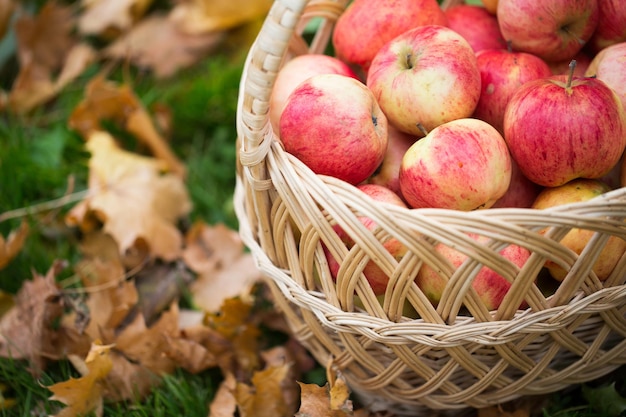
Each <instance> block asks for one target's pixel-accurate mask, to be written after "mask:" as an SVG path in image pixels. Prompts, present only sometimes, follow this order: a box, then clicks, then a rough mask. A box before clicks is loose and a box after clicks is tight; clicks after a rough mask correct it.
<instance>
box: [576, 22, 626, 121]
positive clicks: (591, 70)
mask: <svg viewBox="0 0 626 417" xmlns="http://www.w3.org/2000/svg"><path fill="white" fill-rule="evenodd" d="M625 25H626V22H625ZM585 75H586V76H587V77H596V78H598V79H599V80H602V81H604V83H605V84H606V85H608V86H609V87H611V88H612V89H613V91H615V93H617V95H618V96H619V98H620V101H621V102H622V107H624V109H626V42H621V43H617V44H615V45H611V46H609V47H606V48H604V49H603V50H601V51H600V52H598V53H597V54H596V55H595V56H594V57H593V59H592V60H591V63H590V64H589V67H587V71H585Z"/></svg>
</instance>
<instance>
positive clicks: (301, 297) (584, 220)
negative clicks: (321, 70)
mask: <svg viewBox="0 0 626 417" xmlns="http://www.w3.org/2000/svg"><path fill="white" fill-rule="evenodd" d="M346 4H347V1H345V0H344V1H328V0H322V1H308V2H307V1H295V0H291V1H290V0H280V1H275V3H274V5H273V7H272V9H271V11H270V13H269V15H268V17H267V19H266V21H265V24H264V26H263V28H262V29H261V32H260V33H259V36H258V38H257V40H256V42H255V44H254V45H253V46H252V48H251V50H250V53H249V56H248V60H247V63H246V67H245V68H244V74H243V77H242V82H241V88H240V96H239V108H238V113H237V129H238V135H239V138H238V167H237V181H238V182H237V188H236V192H235V206H236V209H237V215H238V218H239V222H240V233H241V236H242V238H243V239H244V241H245V243H246V245H247V246H248V247H249V248H250V250H251V251H252V253H253V255H254V257H255V259H256V261H257V263H258V266H259V268H260V269H261V271H262V272H263V273H264V275H265V276H266V277H267V279H268V283H269V284H270V288H272V290H273V294H274V296H275V299H276V303H277V306H278V307H279V308H280V309H281V310H282V311H283V312H284V314H285V316H286V318H287V320H288V322H289V324H290V326H291V327H292V329H293V331H294V333H295V335H296V337H297V338H298V339H299V340H300V341H301V342H302V343H303V345H304V346H306V347H307V349H308V350H309V351H310V352H311V353H312V354H313V355H314V356H315V358H316V359H317V360H318V361H319V362H320V363H323V364H327V365H328V366H331V367H333V368H334V369H336V370H337V371H340V372H342V374H343V375H344V376H345V377H346V379H347V380H348V382H349V384H350V385H351V387H352V389H353V390H355V391H356V392H357V393H359V394H361V396H362V398H363V399H365V400H367V401H369V402H371V406H372V407H373V408H384V409H387V410H393V411H395V412H397V413H399V414H402V413H405V412H406V413H412V412H415V411H416V410H422V409H424V408H429V409H438V410H455V409H461V408H465V407H476V408H480V407H485V406H489V405H493V404H497V403H501V402H504V401H508V400H512V399H515V398H518V397H520V396H526V395H535V394H545V393H549V392H554V391H557V390H561V389H563V388H565V387H567V386H569V385H571V384H574V383H580V382H584V381H589V380H592V379H595V378H598V377H600V376H602V375H605V374H607V373H609V372H611V371H613V370H615V369H616V368H617V367H619V366H620V365H622V364H624V363H626V338H625V336H626V285H625V283H624V281H625V278H626V256H623V257H622V259H621V260H620V261H619V262H618V264H617V265H616V267H615V269H614V270H613V273H612V275H611V276H610V277H609V278H608V279H607V280H605V281H600V280H599V279H598V277H597V276H596V275H595V273H594V272H593V271H592V266H593V264H594V263H595V260H596V259H597V258H598V256H599V254H600V252H601V251H602V249H603V248H604V246H605V245H606V243H607V241H609V239H615V237H617V238H621V239H626V228H625V227H624V219H625V218H626V189H618V190H615V191H613V192H611V193H608V194H606V195H603V196H601V197H598V198H596V199H594V200H591V201H589V202H585V203H578V204H571V205H567V206H561V207H557V208H552V209H547V210H543V211H538V210H530V209H489V210H479V211H475V212H457V211H451V210H438V209H419V210H408V209H403V208H399V207H396V206H391V205H387V204H383V203H377V202H374V201H373V200H371V199H369V197H367V196H366V195H364V194H363V193H361V192H360V191H359V190H358V189H356V188H355V187H352V186H350V185H349V184H346V183H344V182H342V181H339V180H336V179H334V178H329V177H324V176H318V175H315V174H314V173H312V172H311V171H310V170H309V169H308V168H307V167H306V166H304V165H303V164H302V163H300V162H299V161H298V160H297V159H295V158H294V157H292V156H291V155H289V154H287V153H286V152H284V150H283V149H282V148H281V146H280V142H279V140H278V138H277V136H276V133H275V132H273V131H272V129H271V127H270V123H269V118H268V106H269V98H270V95H271V89H272V85H273V82H274V80H275V78H276V74H277V72H278V71H279V70H280V68H281V66H282V65H283V64H284V62H286V61H287V60H289V59H291V58H292V57H293V56H295V55H299V54H307V53H321V52H324V50H325V49H326V47H327V46H328V44H329V42H330V36H331V33H332V27H333V24H334V22H335V21H336V19H337V18H338V16H339V15H340V14H341V13H342V12H343V10H344V8H345V7H346ZM313 19H315V20H319V21H321V24H320V25H319V26H318V29H317V31H316V32H315V34H314V36H306V35H303V31H304V29H305V27H306V26H307V25H308V24H309V23H310V22H311V21H312V20H313ZM361 216H368V217H370V218H372V219H373V220H374V221H375V222H376V224H377V225H378V228H377V229H376V230H374V231H368V230H367V229H366V228H365V227H364V226H363V225H362V224H361V222H360V220H359V217H361ZM337 224H338V225H340V226H341V227H342V228H343V229H344V230H345V231H346V232H347V233H348V234H349V235H350V236H351V237H352V238H353V239H354V240H355V242H356V244H355V245H354V247H353V248H351V249H350V250H348V249H347V248H346V246H345V244H344V243H343V242H342V241H341V240H340V239H339V238H338V236H337V235H336V234H335V232H334V231H333V226H334V225H337ZM574 227H575V228H579V229H586V230H590V231H592V232H594V237H593V239H592V240H591V242H590V243H589V244H588V245H587V247H586V249H585V250H584V251H583V253H582V254H581V255H580V256H577V255H576V254H574V253H572V252H571V251H570V250H568V249H566V248H565V247H563V246H562V245H560V244H559V243H558V241H559V240H560V239H561V238H562V237H563V236H564V235H565V234H566V233H567V232H568V231H569V230H571V229H572V228H574ZM542 230H543V231H544V232H545V233H539V232H540V231H542ZM467 233H476V234H479V235H482V236H485V237H488V238H489V243H488V244H486V245H479V244H477V243H476V242H475V241H474V240H473V239H471V238H469V237H468V236H467ZM612 236H615V237H612ZM389 238H395V239H398V240H399V241H400V242H402V243H403V244H404V245H405V246H406V247H407V249H408V251H407V254H406V255H405V256H404V257H403V258H402V259H401V260H396V259H395V258H393V257H392V256H391V255H390V254H389V253H388V252H387V251H386V250H385V249H384V248H383V242H384V241H385V240H386V239H389ZM438 242H442V243H444V244H446V245H448V246H452V247H454V248H455V249H457V250H458V251H460V252H462V253H464V254H466V255H467V256H468V260H467V261H466V262H465V263H464V264H463V265H462V266H461V267H459V268H458V269H456V270H455V269H454V268H452V266H451V265H450V264H449V263H447V262H446V261H445V259H443V258H442V257H441V256H439V255H437V254H436V252H435V251H434V246H435V245H436V244H437V243H438ZM510 244H516V245H520V246H523V247H525V248H528V249H529V250H530V251H531V252H532V255H531V257H530V259H529V260H528V261H527V262H526V264H525V265H524V267H523V268H521V269H520V268H518V267H517V266H515V265H514V264H513V263H511V262H509V261H507V260H506V259H504V258H503V257H502V256H501V255H500V254H499V252H500V250H502V249H503V248H504V247H506V246H507V245H510ZM322 245H325V246H326V247H327V248H328V250H329V251H330V252H331V253H332V254H333V256H334V257H335V258H336V259H339V260H341V263H342V267H341V270H340V273H339V276H338V278H337V281H336V282H335V281H333V279H332V277H331V274H330V271H329V268H328V264H327V262H326V257H325V255H324V252H323V249H322ZM370 260H373V261H374V262H376V264H378V265H379V266H380V267H381V268H382V269H383V270H384V271H385V272H386V273H387V274H388V276H389V277H390V281H389V285H388V287H387V291H386V292H385V294H384V296H380V297H377V296H375V295H374V294H373V292H372V290H371V288H370V287H369V285H368V284H367V281H366V280H365V277H364V275H363V274H362V270H363V268H364V266H365V265H366V264H367V263H368V262H369V261H370ZM547 260H550V261H553V262H556V263H557V264H559V265H561V266H562V267H564V268H565V269H566V270H568V271H569V273H568V275H567V277H566V278H565V279H564V281H563V282H562V283H561V284H560V285H558V288H556V289H555V291H554V292H553V291H551V290H550V288H546V283H549V282H550V280H549V279H546V277H545V271H544V268H543V265H544V263H545V262H546V261H547ZM423 265H428V266H430V267H431V268H433V269H435V270H436V271H438V273H439V275H440V276H442V277H444V278H445V279H446V280H447V284H446V288H445V291H444V293H443V296H442V299H441V302H440V303H439V304H438V306H437V307H434V306H433V305H432V304H431V303H430V302H429V301H428V299H427V297H426V295H425V294H424V293H423V292H422V291H421V290H420V289H419V288H418V287H417V285H416V284H415V282H414V279H415V276H416V274H417V272H418V270H419V269H420V267H422V266H423ZM483 266H487V267H489V268H491V269H493V270H495V271H496V272H498V273H499V274H500V275H502V276H503V277H505V278H506V279H507V280H509V281H510V282H511V283H512V287H511V290H510V291H509V293H508V295H507V296H506V298H505V300H504V302H503V303H502V305H501V306H500V308H499V309H498V310H495V311H487V309H486V308H485V307H484V305H483V304H482V303H481V302H480V300H479V298H478V295H477V294H476V292H475V291H474V290H473V288H472V286H471V282H472V280H473V278H474V277H475V276H476V274H477V272H478V271H479V270H480V269H481V268H482V267H483ZM548 285H549V284H548ZM553 285H554V286H555V287H556V284H553ZM520 306H524V308H520Z"/></svg>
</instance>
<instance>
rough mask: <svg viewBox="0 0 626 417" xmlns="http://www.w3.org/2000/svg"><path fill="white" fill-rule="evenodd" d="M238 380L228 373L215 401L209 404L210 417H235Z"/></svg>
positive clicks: (214, 398)
mask: <svg viewBox="0 0 626 417" xmlns="http://www.w3.org/2000/svg"><path fill="white" fill-rule="evenodd" d="M236 389H237V379H236V378H235V376H234V375H233V374H232V373H230V372H228V373H226V374H225V375H224V379H223V380H222V382H221V383H220V385H219V387H218V388H217V392H216V393H215V397H213V401H211V404H209V417H233V416H234V415H235V413H236V411H237V398H235V391H236Z"/></svg>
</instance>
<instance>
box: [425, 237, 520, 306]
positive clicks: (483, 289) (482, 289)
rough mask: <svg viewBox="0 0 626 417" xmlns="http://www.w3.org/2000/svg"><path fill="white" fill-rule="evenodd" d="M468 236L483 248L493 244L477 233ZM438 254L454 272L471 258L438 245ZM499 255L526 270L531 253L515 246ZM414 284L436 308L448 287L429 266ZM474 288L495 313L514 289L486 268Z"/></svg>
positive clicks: (505, 280)
mask: <svg viewBox="0 0 626 417" xmlns="http://www.w3.org/2000/svg"><path fill="white" fill-rule="evenodd" d="M468 236H469V237H471V238H472V239H474V240H476V241H477V242H478V243H480V244H485V243H487V242H489V240H490V239H489V238H487V237H485V236H482V235H477V234H474V233H468ZM435 251H436V252H437V253H439V254H440V255H441V256H443V257H444V258H445V259H446V260H448V261H449V262H450V264H451V265H452V266H453V268H454V269H455V270H456V269H458V268H459V267H460V266H461V265H462V264H463V262H465V260H466V259H467V258H468V257H467V255H466V254H464V253H462V252H460V251H458V250H456V249H453V248H451V247H450V246H446V245H444V244H443V243H438V244H436V245H435ZM498 253H499V255H500V256H502V258H503V259H505V260H507V261H509V262H511V263H513V264H515V265H516V266H517V267H518V268H521V267H522V266H524V264H525V263H526V261H527V260H528V258H529V257H530V251H529V250H528V249H526V248H524V247H522V246H519V245H515V244H509V245H507V246H505V247H504V249H502V250H500V251H499V252H498ZM415 282H416V284H417V286H418V287H419V288H420V289H421V290H422V292H423V293H424V295H426V297H427V298H428V299H429V300H430V301H431V302H432V303H433V305H435V306H437V304H438V303H439V301H440V300H441V295H442V294H443V291H444V289H445V287H446V283H447V279H446V278H444V277H442V276H441V275H439V274H438V273H437V272H436V271H435V270H434V269H433V268H431V267H430V266H428V265H423V266H422V267H421V268H420V270H419V272H418V273H417V277H416V278H415ZM472 287H473V288H474V290H475V291H476V292H477V293H478V295H479V297H480V299H481V300H482V302H483V303H484V304H485V307H487V309H488V310H495V309H497V308H498V307H499V306H500V304H501V303H502V300H503V299H504V296H505V295H506V293H507V292H508V291H509V288H510V287H511V283H510V282H509V281H508V280H507V279H506V278H504V277H502V276H501V275H500V274H498V273H496V272H495V271H494V270H492V269H490V268H488V267H486V266H483V267H482V268H481V269H480V271H478V273H477V274H476V276H475V277H474V280H473V281H472ZM524 305H525V303H522V305H521V306H520V307H522V306H524Z"/></svg>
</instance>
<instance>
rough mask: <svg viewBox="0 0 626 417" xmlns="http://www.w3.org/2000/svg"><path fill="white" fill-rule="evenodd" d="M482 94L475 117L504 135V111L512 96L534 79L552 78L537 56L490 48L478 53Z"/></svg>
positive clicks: (547, 67) (545, 64) (542, 61)
mask: <svg viewBox="0 0 626 417" xmlns="http://www.w3.org/2000/svg"><path fill="white" fill-rule="evenodd" d="M476 61H477V63H478V69H479V70H480V77H481V93H480V99H479V100H478V104H477V105H476V109H475V110H474V115H473V117H476V118H478V119H481V120H484V121H486V122H487V123H489V124H491V125H492V126H493V127H495V128H496V129H498V131H499V132H500V133H502V131H503V130H502V128H503V127H502V125H503V122H504V110H505V109H506V105H507V104H508V103H509V100H510V98H511V96H512V95H513V93H515V91H517V89H518V88H519V87H520V86H521V85H523V84H525V83H527V82H528V81H531V80H536V79H538V78H544V77H548V76H550V75H552V71H551V70H550V67H549V66H548V64H547V63H546V62H545V61H544V60H543V59H541V58H539V57H538V56H536V55H532V54H529V53H526V52H513V51H510V50H507V49H491V50H485V51H480V52H478V53H476Z"/></svg>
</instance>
